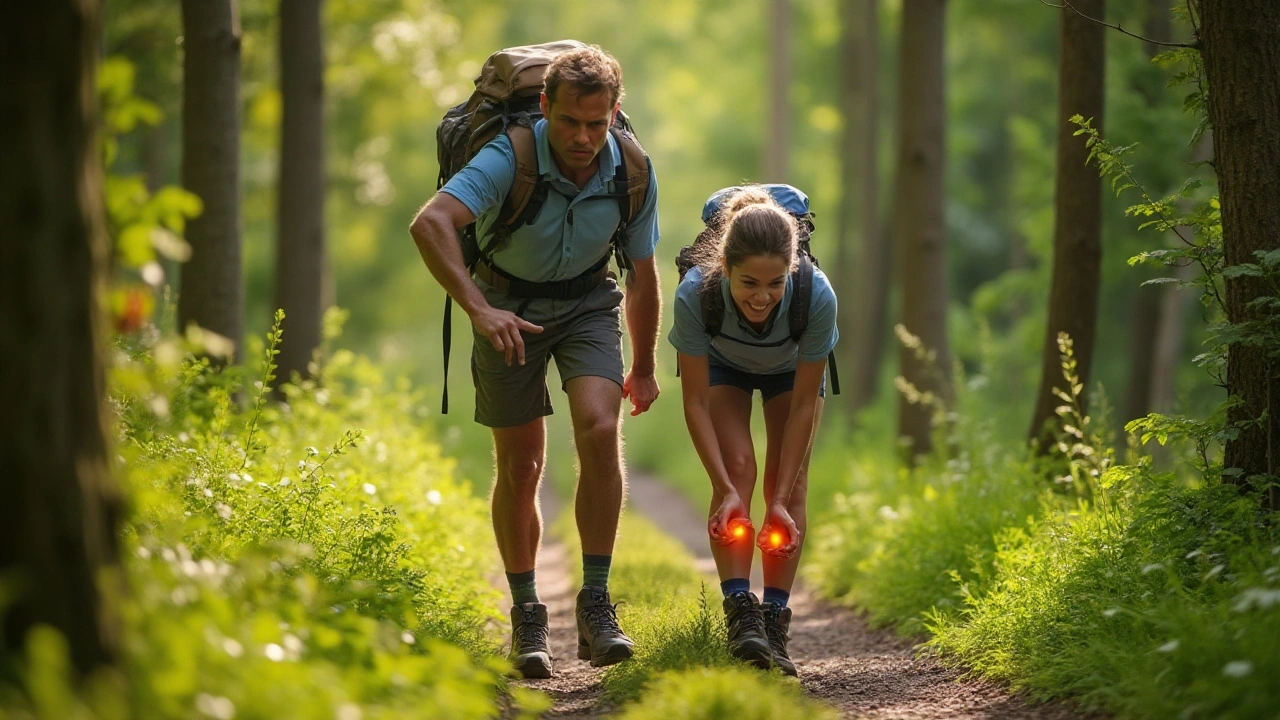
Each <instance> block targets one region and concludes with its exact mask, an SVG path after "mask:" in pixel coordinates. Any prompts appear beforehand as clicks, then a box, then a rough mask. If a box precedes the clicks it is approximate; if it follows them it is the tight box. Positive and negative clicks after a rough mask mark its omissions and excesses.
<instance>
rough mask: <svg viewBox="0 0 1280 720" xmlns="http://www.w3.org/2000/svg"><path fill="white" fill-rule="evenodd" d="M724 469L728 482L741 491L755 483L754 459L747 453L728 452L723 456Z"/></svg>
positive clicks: (753, 456)
mask: <svg viewBox="0 0 1280 720" xmlns="http://www.w3.org/2000/svg"><path fill="white" fill-rule="evenodd" d="M724 469H725V472H727V473H729V480H730V481H732V482H733V484H734V485H737V486H738V487H739V490H741V489H742V486H743V485H746V486H747V487H748V488H751V487H754V486H755V483H756V458H755V455H753V454H752V453H749V452H728V453H725V454H724Z"/></svg>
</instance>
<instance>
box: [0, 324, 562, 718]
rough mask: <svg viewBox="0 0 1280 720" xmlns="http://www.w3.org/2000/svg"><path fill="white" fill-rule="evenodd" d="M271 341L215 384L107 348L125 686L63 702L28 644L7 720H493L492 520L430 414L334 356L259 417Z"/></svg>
mask: <svg viewBox="0 0 1280 720" xmlns="http://www.w3.org/2000/svg"><path fill="white" fill-rule="evenodd" d="M278 339H279V337H278V333H276V332H273V333H272V335H271V336H269V337H268V339H267V342H266V343H265V346H264V344H263V343H261V342H259V343H258V345H257V350H256V351H255V352H254V353H253V356H255V357H257V358H259V360H258V361H257V362H251V363H250V364H249V366H248V367H247V368H236V367H233V368H230V369H227V370H224V371H215V370H211V369H210V368H209V367H208V365H207V363H205V362H204V361H196V360H193V359H192V358H191V357H190V356H186V355H184V351H183V348H182V347H181V346H179V345H178V344H177V343H176V341H173V340H167V339H153V340H149V341H147V342H146V344H144V345H142V346H134V347H129V346H126V345H121V346H120V348H119V353H118V357H117V358H116V362H115V363H114V365H115V367H114V369H113V372H112V377H111V379H110V389H111V404H112V407H113V409H114V411H115V427H116V430H117V440H116V445H115V448H114V449H115V451H116V452H117V453H118V454H119V455H120V456H121V457H122V458H123V462H122V463H121V465H120V466H119V467H120V476H121V481H122V484H123V485H124V487H125V489H126V491H127V495H128V497H129V500H130V507H131V514H130V516H129V518H128V520H127V522H126V525H125V527H124V537H123V554H124V558H123V559H124V563H125V568H124V569H125V574H126V579H127V585H128V588H129V593H128V595H127V596H126V597H124V598H122V599H121V600H120V602H121V612H122V614H123V616H124V618H125V634H124V646H125V676H124V677H123V678H119V677H116V678H110V677H108V678H99V679H97V680H95V681H94V682H92V683H90V685H89V686H88V688H87V689H85V690H84V691H82V692H79V693H77V692H71V691H69V690H68V688H69V681H68V679H67V662H66V651H65V643H64V642H63V640H62V638H61V637H60V636H58V635H57V634H56V633H54V632H52V631H49V630H37V631H36V632H33V633H32V634H31V635H30V636H29V637H28V638H27V653H26V660H25V662H24V664H23V670H22V672H23V678H24V680H23V685H22V687H20V688H18V687H4V688H0V709H2V710H3V712H0V715H4V716H5V717H12V718H58V719H59V720H63V719H70V718H75V719H78V718H102V719H106V718H124V717H128V718H171V717H214V718H231V717H235V718H280V717H299V718H302V717H306V718H313V717H314V718H335V717H337V718H356V717H359V718H365V719H370V718H409V717H413V718H417V717H450V718H490V717H494V716H496V714H497V712H498V702H497V701H498V698H499V696H501V695H504V694H507V684H506V680H505V679H504V677H503V673H504V672H505V670H506V669H507V667H508V666H507V663H506V661H505V660H504V659H501V658H500V657H498V656H497V652H498V645H497V643H496V642H495V638H493V637H491V636H490V634H489V633H490V631H489V629H488V627H489V625H490V623H491V621H493V620H495V619H498V618H500V617H501V616H500V613H499V612H498V599H499V598H498V593H497V592H496V591H495V590H493V589H492V588H491V587H490V585H489V584H488V583H487V581H486V579H485V578H486V576H487V574H489V573H491V572H492V571H493V569H494V568H496V567H497V557H496V553H495V552H494V550H493V545H492V539H491V538H492V536H491V531H490V529H489V522H488V512H487V508H486V505H485V503H484V502H483V501H482V500H480V499H478V498H476V497H475V496H474V494H473V492H472V490H471V488H469V487H468V486H467V484H466V483H464V482H461V481H459V480H458V479H457V478H456V477H455V476H454V474H453V471H454V463H453V461H452V460H451V459H450V458H449V457H447V456H446V455H444V454H443V453H442V452H441V449H440V446H439V443H438V442H437V441H436V439H435V438H434V437H433V436H432V434H431V433H430V431H429V430H428V429H427V428H426V426H425V424H424V423H421V422H415V420H419V421H420V420H421V419H422V418H424V417H425V416H426V411H425V409H424V408H423V405H424V402H425V399H424V398H423V397H422V396H421V395H419V394H418V393H416V392H415V391H413V390H412V389H411V388H409V387H408V386H407V384H405V383H400V382H393V381H388V380H386V379H385V378H384V377H383V376H382V374H381V372H380V371H379V369H378V368H377V367H375V366H373V365H372V364H370V363H369V362H368V361H366V360H364V359H362V358H360V357H358V356H355V355H353V354H351V353H347V352H338V353H333V354H332V355H331V356H327V361H326V362H325V363H324V366H323V369H322V372H321V375H320V377H318V378H317V379H316V380H314V381H307V382H305V383H303V384H301V385H299V386H297V387H288V388H286V394H287V399H288V403H287V404H285V405H281V404H276V403H273V402H270V401H268V400H267V399H266V388H267V386H269V385H270V383H271V380H272V374H273V367H272V360H273V358H274V353H273V350H274V346H275V343H276V342H277V341H278ZM511 695H512V697H513V698H514V701H515V703H516V704H517V705H520V704H522V707H523V710H524V711H526V712H525V713H524V714H523V716H528V715H530V714H532V713H535V712H537V711H538V709H539V708H541V707H545V705H546V704H547V703H546V700H545V698H544V697H541V696H538V695H537V694H535V693H532V692H519V693H512V694H511ZM126 698H127V700H126ZM517 709H519V708H517Z"/></svg>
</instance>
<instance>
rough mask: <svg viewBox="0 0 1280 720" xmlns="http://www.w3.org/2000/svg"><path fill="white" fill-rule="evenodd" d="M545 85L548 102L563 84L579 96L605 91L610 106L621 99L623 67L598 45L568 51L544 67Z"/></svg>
mask: <svg viewBox="0 0 1280 720" xmlns="http://www.w3.org/2000/svg"><path fill="white" fill-rule="evenodd" d="M544 84H545V86H546V89H545V90H544V92H545V93H546V95H547V101H548V102H552V103H554V102H555V101H556V97H557V96H556V94H557V92H558V91H559V89H560V85H562V84H568V85H572V86H573V87H574V88H576V93H575V94H580V95H595V94H596V93H599V92H607V93H609V100H610V102H609V104H610V105H617V104H618V103H620V102H622V95H623V89H622V66H621V65H619V64H618V61H617V60H615V59H614V57H613V56H612V55H610V54H609V53H608V52H606V51H604V50H602V49H601V48H600V46H599V45H588V46H587V47H584V48H579V49H577V50H570V51H569V52H567V53H564V54H562V55H560V56H559V57H557V58H556V59H555V60H553V61H552V62H551V64H550V65H549V66H547V74H546V79H545V81H544Z"/></svg>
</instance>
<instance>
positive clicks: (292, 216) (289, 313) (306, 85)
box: [275, 0, 328, 380]
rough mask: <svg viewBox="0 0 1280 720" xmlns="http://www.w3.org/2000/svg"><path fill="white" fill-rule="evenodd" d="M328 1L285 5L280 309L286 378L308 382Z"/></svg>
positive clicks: (318, 282) (317, 279)
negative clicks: (325, 7) (323, 14)
mask: <svg viewBox="0 0 1280 720" xmlns="http://www.w3.org/2000/svg"><path fill="white" fill-rule="evenodd" d="M322 4H323V3H322V0H282V2H281V3H280V94H281V100H282V101H283V104H284V117H283V121H282V122H281V125H280V189H279V201H280V208H279V210H280V211H279V213H278V215H277V223H278V226H277V232H276V235H277V244H276V302H275V306H276V307H277V308H282V309H283V310H284V313H285V320H284V324H283V326H282V327H283V328H284V339H283V341H282V342H281V345H280V356H279V358H278V362H279V367H280V376H281V377H282V378H284V379H286V380H287V379H288V378H290V377H291V376H292V375H293V374H294V373H297V374H299V375H301V376H302V377H308V376H309V375H310V373H309V372H308V369H307V366H308V364H309V363H310V362H311V357H312V354H313V353H314V352H315V350H316V348H318V347H319V346H320V334H321V328H320V325H321V316H322V314H323V312H324V293H323V287H324V283H325V277H326V271H327V266H328V263H327V262H326V251H325V239H324V189H325V167H324V50H323V46H322V44H321V22H320V11H321V6H322Z"/></svg>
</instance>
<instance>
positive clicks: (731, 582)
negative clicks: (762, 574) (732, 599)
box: [720, 578, 751, 597]
mask: <svg viewBox="0 0 1280 720" xmlns="http://www.w3.org/2000/svg"><path fill="white" fill-rule="evenodd" d="M720 592H722V593H724V596H725V597H729V596H730V595H732V594H734V593H736V592H751V580H750V579H749V578H729V579H728V580H721V581H720Z"/></svg>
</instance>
